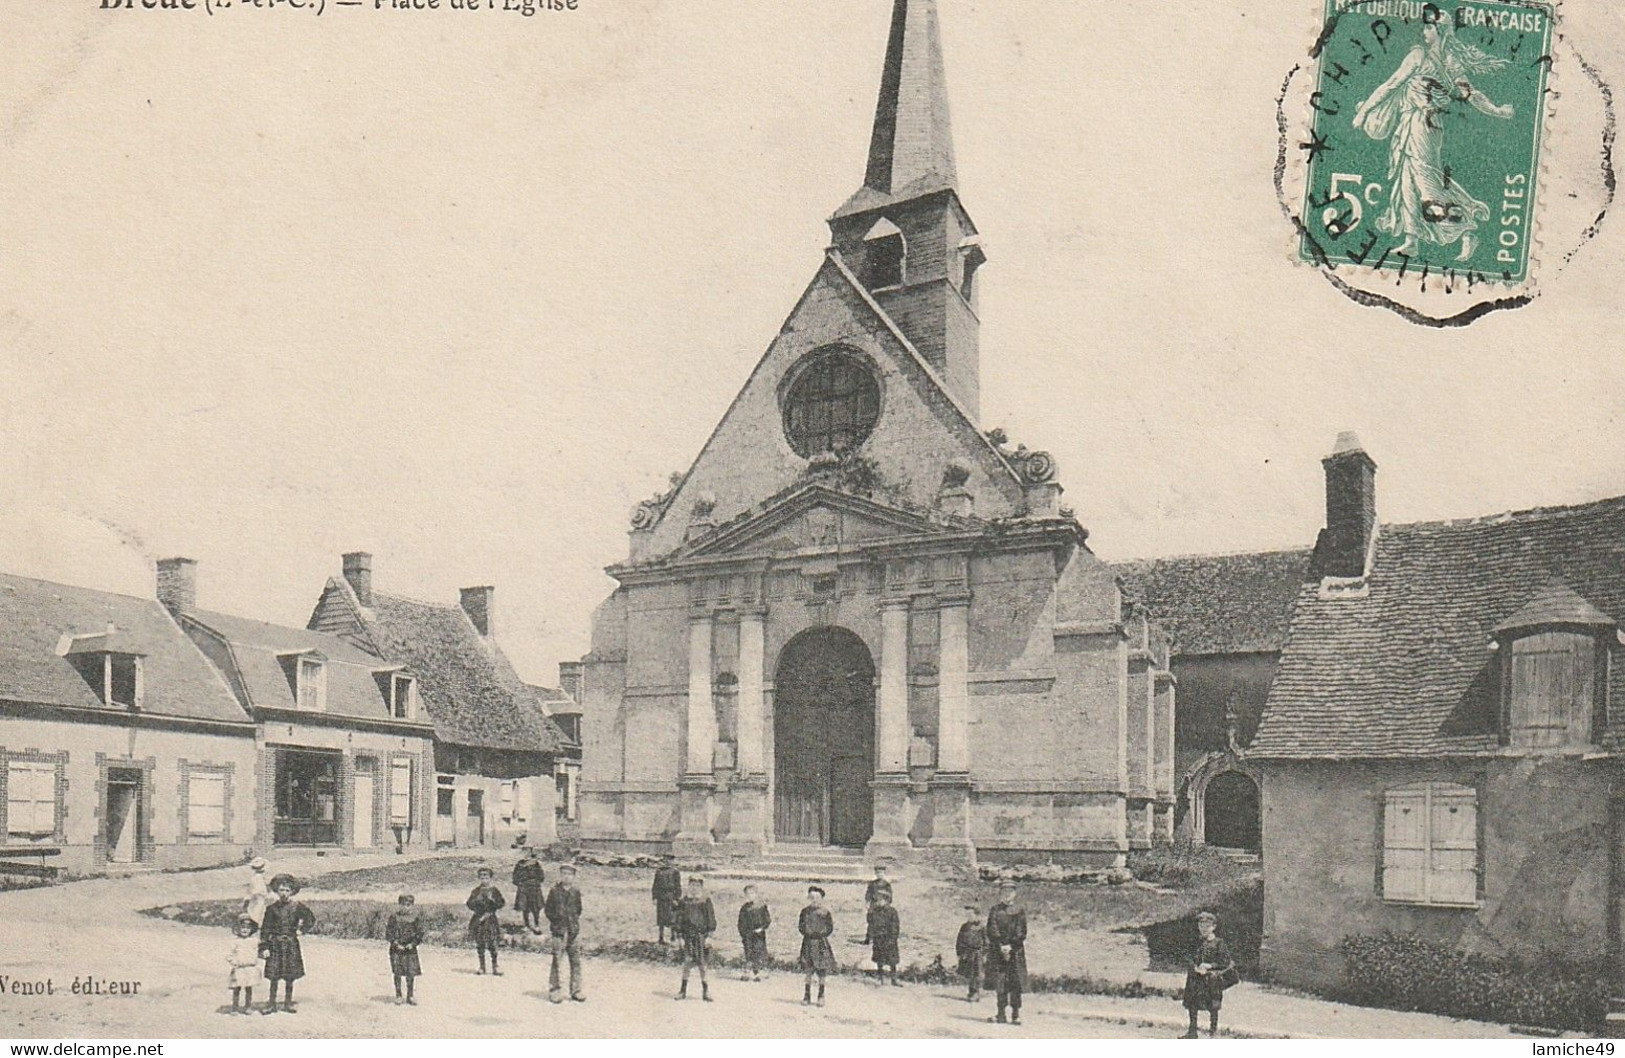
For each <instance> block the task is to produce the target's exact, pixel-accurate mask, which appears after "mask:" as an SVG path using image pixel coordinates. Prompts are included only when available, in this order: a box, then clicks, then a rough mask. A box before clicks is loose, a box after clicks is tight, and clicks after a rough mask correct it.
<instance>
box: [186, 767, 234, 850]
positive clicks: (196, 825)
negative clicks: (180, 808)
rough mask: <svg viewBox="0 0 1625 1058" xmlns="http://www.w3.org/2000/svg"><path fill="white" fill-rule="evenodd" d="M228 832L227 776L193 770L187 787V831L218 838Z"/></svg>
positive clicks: (191, 835) (192, 833) (188, 834)
mask: <svg viewBox="0 0 1625 1058" xmlns="http://www.w3.org/2000/svg"><path fill="white" fill-rule="evenodd" d="M225 832H226V777H225V776H224V775H213V774H198V773H196V772H193V773H192V774H191V775H190V776H189V777H188V780H187V787H186V833H187V836H188V837H194V838H218V837H223V836H224V835H225Z"/></svg>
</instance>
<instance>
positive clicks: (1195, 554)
mask: <svg viewBox="0 0 1625 1058" xmlns="http://www.w3.org/2000/svg"><path fill="white" fill-rule="evenodd" d="M1314 550H1315V549H1314V547H1313V546H1312V545H1308V544H1305V545H1303V546H1300V547H1271V548H1265V549H1263V550H1246V549H1243V550H1239V551H1190V552H1183V553H1181V554H1177V555H1160V556H1157V557H1155V558H1125V559H1116V560H1113V561H1109V562H1107V563H1106V565H1108V566H1114V567H1117V566H1146V565H1150V564H1152V563H1154V562H1195V561H1198V560H1200V559H1211V558H1263V557H1265V556H1274V555H1304V556H1308V555H1311V554H1313V553H1314Z"/></svg>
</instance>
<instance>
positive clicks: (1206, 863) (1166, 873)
mask: <svg viewBox="0 0 1625 1058" xmlns="http://www.w3.org/2000/svg"><path fill="white" fill-rule="evenodd" d="M1128 869H1129V870H1130V871H1132V872H1133V873H1134V877H1136V878H1138V879H1139V880H1140V881H1142V882H1150V883H1151V884H1153V885H1164V886H1167V887H1169V888H1171V889H1189V888H1192V887H1195V886H1198V885H1209V884H1213V883H1216V882H1225V881H1228V880H1230V879H1232V878H1234V877H1235V876H1236V875H1237V874H1238V872H1241V870H1242V868H1239V867H1238V866H1237V865H1236V863H1235V861H1233V860H1231V859H1230V858H1229V857H1228V856H1225V855H1223V854H1222V853H1218V852H1214V851H1213V850H1212V849H1208V848H1190V847H1186V848H1173V847H1168V848H1155V849H1147V850H1145V851H1144V852H1131V853H1129V857H1128ZM1251 873H1256V872H1251Z"/></svg>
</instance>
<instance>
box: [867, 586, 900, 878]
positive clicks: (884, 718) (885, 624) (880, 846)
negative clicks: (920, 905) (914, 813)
mask: <svg viewBox="0 0 1625 1058" xmlns="http://www.w3.org/2000/svg"><path fill="white" fill-rule="evenodd" d="M909 734H910V732H909V723H908V600H907V599H887V600H885V601H884V602H882V603H881V604H880V694H879V696H878V699H877V701H876V703H875V781H874V836H873V837H871V838H870V840H869V844H868V847H867V849H866V851H867V852H868V854H869V855H870V856H871V857H886V856H897V855H902V854H904V853H906V852H907V851H908V849H909V840H908V829H909V826H908V815H909V805H908V786H909V782H908V743H909Z"/></svg>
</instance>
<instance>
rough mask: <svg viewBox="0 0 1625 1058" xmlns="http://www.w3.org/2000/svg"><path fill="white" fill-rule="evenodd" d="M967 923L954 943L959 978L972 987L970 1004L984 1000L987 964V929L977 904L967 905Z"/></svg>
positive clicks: (968, 996) (966, 998)
mask: <svg viewBox="0 0 1625 1058" xmlns="http://www.w3.org/2000/svg"><path fill="white" fill-rule="evenodd" d="M965 915H966V918H965V922H964V924H963V925H961V926H960V927H959V937H958V939H957V940H955V942H954V953H955V954H956V955H958V956H959V976H960V977H963V978H964V979H965V982H966V983H967V984H968V985H969V986H970V994H969V995H967V996H966V997H965V1001H966V1002H968V1003H974V1002H976V1001H977V1000H978V999H981V998H982V974H983V973H984V972H985V968H986V962H987V927H986V926H985V925H983V923H982V912H981V909H980V908H978V907H977V906H976V905H975V904H966V905H965Z"/></svg>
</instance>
